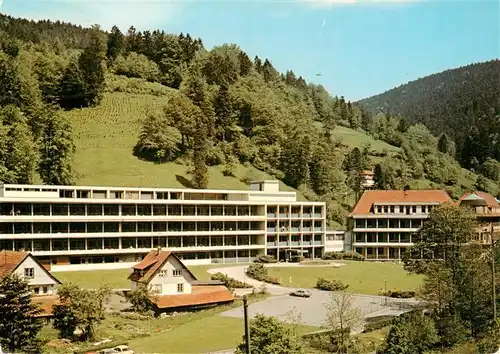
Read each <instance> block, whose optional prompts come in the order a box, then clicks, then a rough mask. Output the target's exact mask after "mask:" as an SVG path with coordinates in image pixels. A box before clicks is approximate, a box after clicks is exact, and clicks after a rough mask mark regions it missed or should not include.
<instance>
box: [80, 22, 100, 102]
mask: <svg viewBox="0 0 500 354" xmlns="http://www.w3.org/2000/svg"><path fill="white" fill-rule="evenodd" d="M105 56H106V44H105V42H104V38H103V35H102V34H101V33H100V31H99V28H98V27H94V28H93V29H92V32H91V35H90V40H89V44H88V46H87V47H86V48H85V49H84V51H83V53H82V54H81V55H80V58H79V59H78V67H79V69H80V72H81V75H82V79H83V83H84V90H83V100H84V102H85V106H93V105H96V104H99V102H101V99H102V95H103V93H104V73H105V68H104V59H105Z"/></svg>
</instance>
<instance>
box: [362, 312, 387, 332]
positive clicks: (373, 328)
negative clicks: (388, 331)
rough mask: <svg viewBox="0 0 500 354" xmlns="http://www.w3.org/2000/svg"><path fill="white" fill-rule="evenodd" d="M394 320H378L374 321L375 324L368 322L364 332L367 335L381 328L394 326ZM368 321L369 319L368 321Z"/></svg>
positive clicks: (385, 318) (384, 318)
mask: <svg viewBox="0 0 500 354" xmlns="http://www.w3.org/2000/svg"><path fill="white" fill-rule="evenodd" d="M393 319H394V318H393V317H392V316H391V317H385V316H384V317H383V318H381V319H376V320H374V321H373V322H368V323H367V324H366V325H365V328H364V330H363V333H367V332H373V331H376V330H378V329H381V328H384V327H387V326H389V325H391V324H392V320H393ZM367 321H368V319H367Z"/></svg>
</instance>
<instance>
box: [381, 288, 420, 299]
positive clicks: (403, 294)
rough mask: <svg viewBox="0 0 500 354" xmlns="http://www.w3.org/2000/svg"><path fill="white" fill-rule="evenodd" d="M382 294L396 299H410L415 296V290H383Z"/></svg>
mask: <svg viewBox="0 0 500 354" xmlns="http://www.w3.org/2000/svg"><path fill="white" fill-rule="evenodd" d="M382 296H388V297H392V298H395V299H410V298H412V297H415V292H414V291H405V290H397V289H396V290H387V291H386V292H382Z"/></svg>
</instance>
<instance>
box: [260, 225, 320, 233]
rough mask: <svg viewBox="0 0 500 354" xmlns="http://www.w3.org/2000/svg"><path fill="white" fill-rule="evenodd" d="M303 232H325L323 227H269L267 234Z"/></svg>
mask: <svg viewBox="0 0 500 354" xmlns="http://www.w3.org/2000/svg"><path fill="white" fill-rule="evenodd" d="M301 231H314V232H321V231H323V228H322V227H307V226H306V227H280V228H278V227H268V228H267V232H269V233H277V232H280V233H290V232H301Z"/></svg>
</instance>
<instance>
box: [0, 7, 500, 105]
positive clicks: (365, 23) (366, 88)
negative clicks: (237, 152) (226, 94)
mask: <svg viewBox="0 0 500 354" xmlns="http://www.w3.org/2000/svg"><path fill="white" fill-rule="evenodd" d="M0 4H1V5H0V12H2V13H4V14H9V15H12V16H15V17H24V18H30V19H35V20H40V19H51V20H61V21H65V22H71V23H75V24H80V25H84V26H90V25H92V24H95V23H97V24H99V25H101V27H102V28H103V29H106V30H109V29H110V28H111V26H113V25H117V26H118V27H120V29H121V30H122V31H124V32H125V31H126V30H127V29H128V28H129V27H130V26H131V25H134V26H135V27H136V28H137V29H139V30H144V29H150V30H153V29H163V30H165V31H167V32H171V33H180V32H183V33H190V34H191V36H193V37H200V38H201V39H202V40H203V43H204V45H205V47H206V48H208V49H210V48H212V47H214V46H216V45H220V44H223V43H236V44H237V45H239V46H240V47H241V48H242V49H243V50H244V51H246V52H247V53H248V54H249V55H250V57H252V58H253V57H254V56H255V55H258V56H259V57H260V58H268V59H269V60H270V61H271V63H272V64H273V65H274V67H275V68H276V69H277V70H279V71H281V72H285V71H286V70H290V69H291V70H293V71H294V73H295V74H296V75H297V76H299V75H301V76H302V77H304V78H305V79H306V80H307V81H311V82H314V83H316V84H321V85H323V86H324V87H325V88H326V89H327V90H328V91H329V92H330V93H331V94H332V95H338V96H344V97H346V99H348V100H351V101H356V100H358V99H361V98H365V97H370V96H372V95H375V94H378V93H382V92H384V91H386V90H389V89H391V88H393V87H395V86H399V85H401V84H403V83H406V82H408V81H412V80H415V79H417V78H421V77H424V76H427V75H429V74H432V73H436V72H440V71H443V70H446V69H451V68H455V67H459V66H463V65H467V64H470V63H474V62H482V61H487V60H491V59H496V58H499V57H500V2H499V1H498V0H484V1H474V0H462V1H451V0H440V1H434V0H424V1H410V0H386V1H383V2H382V1H374V0H317V1H313V0H299V1H293V0H267V1H265V0H264V1H263V0H261V1H250V0H246V1H243V0H231V1H229V0H218V1H207V0H184V1H183V0H178V1H168V0H149V1H138V0H136V1H132V0H121V1H118V0H93V1H87V0H78V1H62V0H50V1H49V0H3V1H2V0H0Z"/></svg>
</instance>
